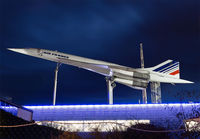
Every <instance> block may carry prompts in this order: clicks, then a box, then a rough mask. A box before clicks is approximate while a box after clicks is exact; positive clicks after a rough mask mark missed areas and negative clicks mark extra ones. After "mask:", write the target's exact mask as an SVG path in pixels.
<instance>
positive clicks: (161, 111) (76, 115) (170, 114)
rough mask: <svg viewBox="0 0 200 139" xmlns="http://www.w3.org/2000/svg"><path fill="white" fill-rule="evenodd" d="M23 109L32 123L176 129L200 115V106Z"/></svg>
mask: <svg viewBox="0 0 200 139" xmlns="http://www.w3.org/2000/svg"><path fill="white" fill-rule="evenodd" d="M25 107H26V108H28V109H31V110H33V119H34V120H35V121H44V120H49V121H71V120H73V121H74V120H81V121H82V120H150V122H151V123H153V124H157V125H162V126H168V124H170V126H175V127H177V126H179V125H181V124H183V119H187V118H191V117H195V116H197V115H195V114H196V113H198V112H200V104H199V103H196V104H129V105H121V104H120V105H62V106H25ZM177 116H179V117H177Z"/></svg>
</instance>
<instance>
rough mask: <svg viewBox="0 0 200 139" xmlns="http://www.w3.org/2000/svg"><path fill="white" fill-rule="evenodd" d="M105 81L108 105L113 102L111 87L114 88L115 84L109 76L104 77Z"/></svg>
mask: <svg viewBox="0 0 200 139" xmlns="http://www.w3.org/2000/svg"><path fill="white" fill-rule="evenodd" d="M106 82H107V91H108V102H109V104H110V105H112V104H113V89H114V88H115V86H116V84H115V83H114V80H113V79H112V78H110V77H106Z"/></svg>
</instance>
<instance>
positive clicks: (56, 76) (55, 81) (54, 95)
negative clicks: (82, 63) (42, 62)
mask: <svg viewBox="0 0 200 139" xmlns="http://www.w3.org/2000/svg"><path fill="white" fill-rule="evenodd" d="M60 65H61V64H60V63H57V65H56V69H55V79H54V92H53V105H54V106H55V105H56V91H57V78H58V69H59V67H60Z"/></svg>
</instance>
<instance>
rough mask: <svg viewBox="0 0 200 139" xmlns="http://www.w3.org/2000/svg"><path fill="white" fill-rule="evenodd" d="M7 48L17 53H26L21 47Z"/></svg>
mask: <svg viewBox="0 0 200 139" xmlns="http://www.w3.org/2000/svg"><path fill="white" fill-rule="evenodd" d="M7 49H8V50H10V51H14V52H17V53H22V54H27V52H26V50H25V49H22V48H7Z"/></svg>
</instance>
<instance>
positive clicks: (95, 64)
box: [8, 48, 193, 95]
mask: <svg viewBox="0 0 200 139" xmlns="http://www.w3.org/2000/svg"><path fill="white" fill-rule="evenodd" d="M8 50H11V51H14V52H18V53H22V54H25V55H29V56H33V57H38V58H42V59H46V60H50V61H54V62H57V63H62V64H67V65H72V66H75V67H79V68H83V69H86V70H89V71H92V72H96V73H99V74H101V75H104V76H106V79H107V81H108V88H109V89H108V90H109V93H110V92H111V93H112V89H113V88H114V86H115V83H114V82H117V83H120V84H123V85H126V86H129V87H131V88H135V89H146V88H147V86H148V83H149V82H160V83H171V84H176V83H193V82H191V81H187V80H183V79H180V71H179V62H176V61H173V60H167V61H165V62H163V63H161V64H159V65H157V66H154V67H150V68H130V67H126V66H122V65H118V64H114V63H109V62H104V61H100V60H94V59H89V58H84V57H79V56H74V55H70V54H66V53H61V52H58V51H51V50H45V49H38V48H8ZM111 95H112V94H111Z"/></svg>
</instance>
